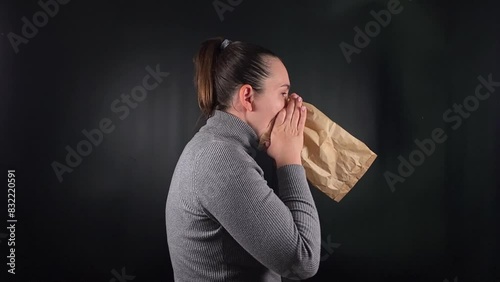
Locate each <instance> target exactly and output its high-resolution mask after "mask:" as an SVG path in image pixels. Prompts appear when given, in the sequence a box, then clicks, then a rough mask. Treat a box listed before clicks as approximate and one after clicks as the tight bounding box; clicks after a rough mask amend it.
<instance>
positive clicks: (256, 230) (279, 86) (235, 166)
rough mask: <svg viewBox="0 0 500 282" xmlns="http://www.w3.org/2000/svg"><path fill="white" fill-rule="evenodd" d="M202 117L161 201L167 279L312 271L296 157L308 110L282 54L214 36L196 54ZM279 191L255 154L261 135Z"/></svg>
mask: <svg viewBox="0 0 500 282" xmlns="http://www.w3.org/2000/svg"><path fill="white" fill-rule="evenodd" d="M194 64H195V79H194V82H195V85H196V87H197V90H198V103H199V106H200V108H201V110H202V112H203V113H204V114H205V117H206V118H207V122H206V124H205V125H204V126H203V127H201V128H200V130H199V131H198V132H197V133H196V134H195V135H194V136H193V138H192V139H191V140H190V141H189V143H188V144H187V145H186V146H185V148H184V150H183V152H182V154H181V156H180V158H179V160H178V162H177V165H176V167H175V170H174V173H173V176H172V180H171V184H170V189H169V191H168V196H167V201H166V209H165V216H166V231H167V243H168V248H169V253H170V259H171V262H172V267H173V272H174V279H175V281H189V282H192V281H252V282H255V281H281V276H283V277H287V278H295V279H297V278H299V279H306V278H309V277H312V276H313V275H315V274H316V273H317V271H318V268H319V263H320V250H321V236H320V235H321V234H320V233H321V231H320V223H319V218H318V212H317V210H316V205H315V203H314V201H313V198H312V195H311V191H310V189H309V186H308V183H307V179H306V174H305V170H304V167H303V166H302V163H301V156H300V153H301V150H302V146H303V131H304V124H305V120H306V113H307V111H306V110H305V108H304V107H303V106H302V98H301V97H299V96H298V95H297V94H295V93H294V94H292V95H290V96H289V95H288V92H289V89H290V81H289V78H288V73H287V70H286V68H285V66H284V64H283V62H282V61H281V59H280V58H279V57H278V56H277V55H275V54H274V53H272V52H271V51H269V50H267V49H265V48H263V47H260V46H257V45H254V44H251V43H247V42H241V41H234V42H231V41H230V40H227V39H226V40H222V38H212V39H209V40H207V41H205V42H203V43H202V44H201V47H200V49H199V51H198V53H197V54H196V56H195V58H194ZM269 132H270V139H269V141H267V142H265V146H264V148H263V150H266V153H267V154H268V155H269V156H270V157H272V158H273V159H274V161H275V163H276V174H277V178H278V188H279V193H277V194H275V193H274V192H273V190H272V188H270V187H269V186H268V185H267V181H266V180H265V179H264V174H263V171H262V169H261V168H260V167H259V165H258V164H257V163H256V161H255V160H254V157H255V154H256V152H257V151H256V150H259V149H261V147H259V143H260V142H259V141H262V143H264V142H263V140H259V139H260V138H259V136H263V135H265V134H266V133H269Z"/></svg>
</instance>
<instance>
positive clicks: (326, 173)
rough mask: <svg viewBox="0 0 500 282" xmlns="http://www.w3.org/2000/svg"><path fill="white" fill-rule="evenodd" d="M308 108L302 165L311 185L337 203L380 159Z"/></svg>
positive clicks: (345, 132)
mask: <svg viewBox="0 0 500 282" xmlns="http://www.w3.org/2000/svg"><path fill="white" fill-rule="evenodd" d="M302 104H303V105H304V106H306V108H307V118H306V124H305V127H304V148H303V149H302V152H301V156H302V165H303V166H304V168H305V171H306V176H307V179H308V180H309V182H311V184H312V185H314V186H315V187H316V188H318V189H319V190H320V191H321V192H323V193H325V194H326V195H327V196H328V197H330V198H332V199H333V200H335V201H336V202H340V200H342V198H344V196H345V195H346V194H347V193H349V191H350V190H351V189H352V187H354V185H355V184H356V183H357V182H358V180H359V179H360V178H361V177H362V176H363V175H364V174H365V172H366V171H367V170H368V168H369V167H370V166H371V165H372V163H373V162H374V161H375V158H377V155H376V154H375V153H374V152H372V151H371V150H370V148H368V146H366V145H365V144H364V143H363V142H361V141H359V140H358V139H356V138H355V137H354V136H352V135H351V134H349V132H347V131H345V130H344V129H343V128H342V127H340V126H339V125H338V124H336V123H335V122H333V121H332V120H331V119H329V118H328V117H327V116H326V115H325V114H323V113H322V112H321V111H320V110H318V109H317V108H316V107H314V106H313V105H311V104H309V103H306V102H302Z"/></svg>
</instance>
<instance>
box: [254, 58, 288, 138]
mask: <svg viewBox="0 0 500 282" xmlns="http://www.w3.org/2000/svg"><path fill="white" fill-rule="evenodd" d="M266 63H267V65H268V66H269V72H270V76H269V77H268V78H266V79H265V80H264V83H263V90H262V91H261V92H259V93H258V94H257V95H254V103H253V104H254V107H253V111H252V112H250V113H248V120H247V122H248V123H249V124H250V126H252V128H254V130H255V132H257V135H258V136H259V139H261V137H262V136H263V135H264V134H266V133H267V134H268V133H270V131H271V129H272V124H273V121H274V119H275V118H276V115H277V114H278V112H279V111H280V110H281V109H283V108H284V107H285V104H286V99H287V98H288V94H289V90H290V79H289V78H288V72H287V70H286V68H285V66H284V65H283V63H282V62H281V61H280V60H279V59H277V58H273V57H269V58H267V59H266ZM267 134H266V136H267Z"/></svg>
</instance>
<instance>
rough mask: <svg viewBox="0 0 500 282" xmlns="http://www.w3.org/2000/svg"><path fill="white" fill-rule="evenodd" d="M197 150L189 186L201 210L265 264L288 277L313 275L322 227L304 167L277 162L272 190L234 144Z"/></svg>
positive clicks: (214, 144)
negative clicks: (194, 193) (275, 186)
mask: <svg viewBox="0 0 500 282" xmlns="http://www.w3.org/2000/svg"><path fill="white" fill-rule="evenodd" d="M198 156H199V157H198V160H197V162H196V167H195V168H194V171H195V174H194V184H195V185H196V187H194V188H195V191H197V192H196V193H197V196H198V201H199V202H200V204H201V205H202V206H203V208H204V210H205V211H206V212H207V213H209V214H210V215H211V216H212V217H213V218H215V219H216V220H217V221H218V222H219V223H220V224H221V225H222V227H224V228H225V230H227V232H228V233H229V234H230V235H231V236H232V237H233V238H234V239H235V240H236V241H237V242H238V243H239V244H240V245H241V246H242V247H243V248H244V249H245V250H246V251H247V252H248V253H250V254H251V255H252V256H253V257H254V258H255V259H257V260H258V261H259V262H260V263H262V264H263V265H264V266H266V267H267V268H269V269H271V270H273V271H274V272H276V273H278V274H280V275H281V276H283V277H287V278H299V279H307V278H309V277H312V276H313V275H315V274H316V273H317V271H318V268H319V263H320V251H321V231H320V223H319V217H318V212H317V210H316V206H315V203H314V200H313V197H312V195H311V191H310V189H309V185H308V183H307V179H306V175H305V170H304V167H303V166H301V165H298V164H292V165H285V166H282V167H280V168H278V169H277V171H276V174H277V177H278V186H279V195H276V194H275V193H274V192H273V190H272V189H271V188H270V187H269V186H268V185H267V181H266V180H265V179H264V178H263V177H262V175H261V174H260V173H259V170H258V168H259V166H258V164H257V163H256V162H255V161H254V160H253V159H251V158H250V156H248V155H247V154H246V153H245V152H244V151H242V150H239V149H238V148H237V147H234V146H227V145H224V144H223V143H222V142H213V143H212V144H210V145H208V146H207V147H206V148H205V149H204V150H203V152H201V153H200V154H199V155H198Z"/></svg>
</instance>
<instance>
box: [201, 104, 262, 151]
mask: <svg viewBox="0 0 500 282" xmlns="http://www.w3.org/2000/svg"><path fill="white" fill-rule="evenodd" d="M207 126H209V127H210V129H208V130H209V131H212V130H214V133H216V134H220V135H221V136H223V137H226V138H228V139H231V140H234V141H236V142H237V143H238V144H240V145H243V147H244V149H245V151H246V152H247V153H248V154H249V155H251V156H252V157H253V158H255V156H256V153H257V150H258V146H259V137H258V136H257V133H256V132H255V130H254V129H253V128H252V127H251V126H250V125H249V124H248V123H246V122H245V121H243V120H242V119H240V118H239V117H237V116H235V115H233V114H230V113H228V112H225V111H221V110H217V109H216V110H214V113H213V115H212V116H211V117H209V118H208V119H207Z"/></svg>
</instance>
